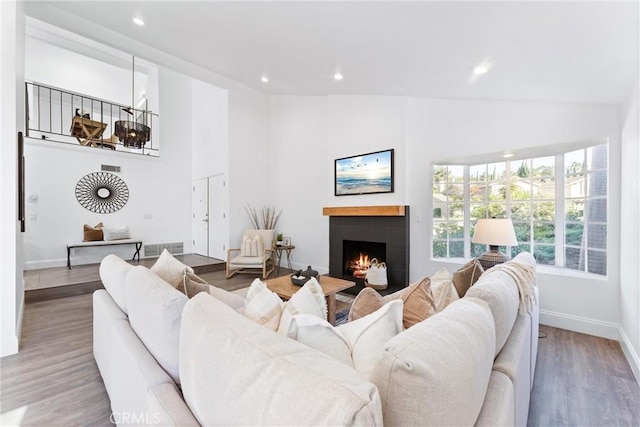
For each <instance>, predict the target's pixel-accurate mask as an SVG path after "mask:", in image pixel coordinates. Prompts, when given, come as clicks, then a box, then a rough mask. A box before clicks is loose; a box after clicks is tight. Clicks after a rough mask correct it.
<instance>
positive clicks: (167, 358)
mask: <svg viewBox="0 0 640 427" xmlns="http://www.w3.org/2000/svg"><path fill="white" fill-rule="evenodd" d="M125 292H126V298H127V308H128V309H129V321H130V322H131V328H133V330H134V331H135V332H136V334H137V335H138V337H140V340H141V341H142V342H143V343H144V345H145V346H146V347H147V349H149V352H150V353H151V354H152V355H153V357H154V358H155V359H156V360H157V361H158V363H159V364H160V366H162V368H163V369H164V370H165V371H166V372H167V373H168V374H169V375H170V376H171V378H172V379H173V381H175V382H176V384H180V376H179V374H178V341H179V334H180V319H181V318H182V309H183V307H184V304H185V303H186V302H187V297H186V295H185V294H183V293H182V292H180V291H178V290H177V289H175V288H174V287H172V286H170V285H169V284H167V283H166V282H165V281H164V280H162V279H161V278H160V277H158V275H157V274H155V273H154V272H153V271H151V270H149V269H147V268H145V267H143V266H137V267H134V268H133V269H131V271H130V272H129V274H127V277H126V279H125Z"/></svg>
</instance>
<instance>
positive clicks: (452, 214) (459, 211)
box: [449, 202, 464, 220]
mask: <svg viewBox="0 0 640 427" xmlns="http://www.w3.org/2000/svg"><path fill="white" fill-rule="evenodd" d="M449 218H450V219H459V220H463V219H464V203H462V202H460V203H452V204H451V209H450V211H449Z"/></svg>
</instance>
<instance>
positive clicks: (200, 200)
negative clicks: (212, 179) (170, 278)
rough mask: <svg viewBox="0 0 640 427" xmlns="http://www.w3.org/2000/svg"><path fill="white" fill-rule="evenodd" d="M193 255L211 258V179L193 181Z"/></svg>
mask: <svg viewBox="0 0 640 427" xmlns="http://www.w3.org/2000/svg"><path fill="white" fill-rule="evenodd" d="M191 206H192V208H191V212H192V218H191V236H192V239H193V242H192V243H193V253H194V254H199V255H204V256H209V179H208V178H202V179H198V180H196V181H193V193H192V196H191Z"/></svg>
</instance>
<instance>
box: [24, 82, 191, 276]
mask: <svg viewBox="0 0 640 427" xmlns="http://www.w3.org/2000/svg"><path fill="white" fill-rule="evenodd" d="M159 85H160V89H159V91H160V111H161V112H162V120H161V121H160V131H161V134H162V136H163V141H164V143H163V148H162V152H161V157H159V158H155V157H148V156H138V155H132V154H126V153H119V152H112V151H110V150H99V149H92V148H87V147H81V146H72V145H71V146H70V145H66V144H57V143H53V142H42V141H37V140H36V141H34V140H31V141H30V142H29V143H28V145H27V147H26V150H25V157H26V164H27V166H26V170H27V182H26V184H27V195H30V194H37V195H38V201H37V202H35V203H34V202H28V203H27V218H28V217H29V214H30V213H35V214H36V218H37V219H36V220H27V232H26V233H25V266H26V268H29V269H31V268H43V267H49V266H55V265H65V263H66V244H67V243H68V242H77V241H81V240H82V225H83V224H85V223H87V224H90V225H95V224H96V223H98V222H103V223H104V224H105V225H128V226H129V228H130V230H131V234H132V237H135V238H140V239H142V240H143V241H144V243H145V244H149V243H168V242H184V244H185V246H184V249H185V253H189V252H190V251H191V221H190V217H191V126H190V123H191V116H190V108H189V106H190V105H191V80H190V79H189V78H187V77H185V76H182V75H180V74H177V73H173V72H171V71H167V70H161V71H160V73H159ZM185 106H186V107H185ZM185 123H187V124H188V125H187V126H185V125H184V124H185ZM101 164H107V165H117V166H121V168H122V172H121V173H119V174H117V175H118V176H120V177H121V178H122V179H123V180H124V181H125V183H126V184H127V186H128V188H129V201H128V203H127V204H126V205H125V206H124V207H123V208H122V209H121V210H119V211H117V212H114V213H111V214H96V213H92V212H90V211H88V210H86V209H85V208H84V207H82V206H81V205H80V204H79V203H78V202H77V201H76V199H75V186H76V184H77V182H78V180H80V179H81V178H82V177H83V176H84V175H86V174H88V173H91V172H96V171H99V170H100V165H101ZM185 172H186V173H185ZM148 215H151V218H149V219H145V216H148ZM112 252H114V253H117V254H118V255H121V256H123V257H127V258H130V257H131V256H132V254H133V251H132V249H131V248H130V247H119V248H113V247H111V248H92V249H90V250H86V249H85V250H80V251H78V253H77V255H75V256H74V258H73V259H74V261H73V262H74V264H82V263H90V262H99V261H100V260H101V259H102V257H104V255H105V254H107V253H112Z"/></svg>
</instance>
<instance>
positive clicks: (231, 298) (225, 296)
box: [209, 285, 245, 313]
mask: <svg viewBox="0 0 640 427" xmlns="http://www.w3.org/2000/svg"><path fill="white" fill-rule="evenodd" d="M209 294H210V295H212V296H213V297H214V298H217V299H218V300H220V301H222V302H223V303H225V304H226V305H228V306H229V307H231V308H233V309H234V310H236V311H239V312H240V313H242V312H243V311H244V302H245V297H244V296H242V295H238V294H237V293H236V292H229V291H225V290H224V289H220V288H218V287H216V286H213V285H209Z"/></svg>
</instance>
